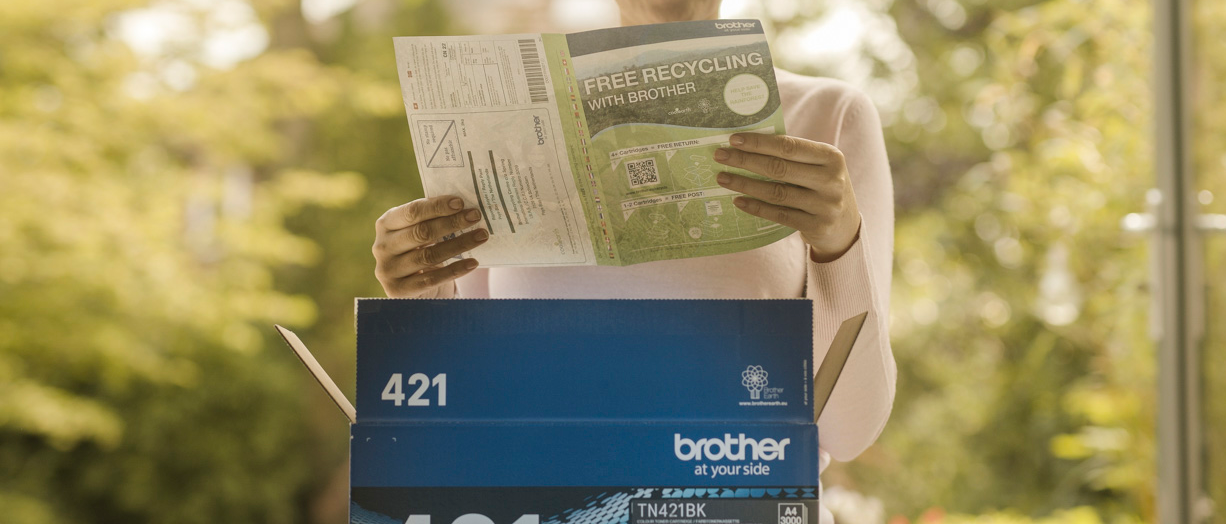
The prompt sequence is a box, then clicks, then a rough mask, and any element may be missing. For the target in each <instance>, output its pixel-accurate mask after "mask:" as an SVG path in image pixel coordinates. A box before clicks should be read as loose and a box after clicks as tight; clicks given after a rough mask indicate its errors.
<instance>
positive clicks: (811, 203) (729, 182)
mask: <svg viewBox="0 0 1226 524" xmlns="http://www.w3.org/2000/svg"><path fill="white" fill-rule="evenodd" d="M715 181H716V182H717V183H718V184H719V185H721V186H723V187H726V188H728V189H731V190H733V191H736V192H739V193H744V194H746V195H749V196H751V197H754V198H756V199H758V200H761V201H763V202H767V203H770V204H775V205H778V206H783V207H790V208H795V209H799V210H801V211H805V212H808V213H815V212H817V209H818V207H820V206H821V196H820V195H819V194H818V193H817V191H814V190H812V189H808V188H804V187H800V186H794V185H791V184H783V183H780V182H771V181H769V180H757V179H753V178H749V177H744V176H740V175H735V174H732V173H725V172H721V173H720V174H719V175H718V176H716V177H715Z"/></svg>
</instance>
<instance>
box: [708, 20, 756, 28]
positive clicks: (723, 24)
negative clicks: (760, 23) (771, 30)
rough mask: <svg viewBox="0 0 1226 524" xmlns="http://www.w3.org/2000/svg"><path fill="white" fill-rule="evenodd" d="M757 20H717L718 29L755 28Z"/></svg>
mask: <svg viewBox="0 0 1226 524" xmlns="http://www.w3.org/2000/svg"><path fill="white" fill-rule="evenodd" d="M756 25H757V22H715V28H716V29H753V28H754V26H756Z"/></svg>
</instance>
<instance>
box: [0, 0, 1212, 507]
mask: <svg viewBox="0 0 1226 524" xmlns="http://www.w3.org/2000/svg"><path fill="white" fill-rule="evenodd" d="M1155 1H1157V4H1151V3H1149V2H1145V1H1141V0H1047V1H1043V0H1000V1H988V0H770V1H766V0H726V1H725V2H724V5H723V10H722V13H721V14H722V15H724V16H726V17H753V18H760V19H762V20H763V21H764V24H765V26H766V27H767V29H768V32H769V34H770V38H771V42H772V49H773V52H774V54H775V59H776V64H777V65H778V66H780V67H783V68H785V69H789V70H792V71H795V72H799V73H804V74H810V75H822V76H832V77H837V78H841V79H844V80H846V81H848V82H851V83H853V84H855V85H856V86H858V87H859V88H861V89H863V90H864V91H865V92H867V93H868V94H869V95H871V97H872V98H873V99H874V100H875V101H876V103H877V105H878V106H879V108H880V111H881V115H882V118H883V124H884V126H885V132H886V137H887V141H888V148H889V152H890V157H891V163H892V166H893V172H894V183H895V191H896V198H897V211H898V222H897V251H896V254H895V275H896V276H895V280H894V289H893V311H892V315H891V320H892V337H893V345H894V351H895V355H896V357H897V360H898V367H899V379H898V388H899V390H898V392H899V393H898V399H897V402H896V404H895V409H894V415H893V419H892V420H891V422H890V424H889V425H888V426H887V428H886V430H885V433H884V434H883V435H882V436H881V439H880V440H879V442H878V443H877V444H876V445H875V446H873V447H872V448H871V449H870V450H868V451H867V452H866V453H865V454H864V455H862V456H861V457H860V458H859V459H857V460H856V461H855V462H853V463H849V464H838V465H835V466H834V467H832V468H831V469H830V470H829V471H827V473H826V474H825V475H824V482H825V484H826V486H827V488H826V489H827V491H826V503H827V505H828V506H830V507H831V508H832V509H833V510H834V512H835V514H836V515H837V516H838V518H839V521H840V522H846V523H852V524H856V523H879V522H889V523H890V524H901V523H911V522H915V523H926V524H932V523H971V522H974V523H1029V522H1041V523H1087V524H1088V523H1097V522H1104V523H1131V522H1155V521H1157V520H1159V517H1158V514H1159V511H1160V508H1161V507H1162V506H1163V504H1167V503H1162V504H1160V503H1159V501H1160V500H1163V499H1164V497H1167V495H1161V494H1162V493H1172V495H1170V498H1168V499H1166V500H1176V499H1178V500H1179V502H1178V504H1176V505H1178V506H1180V507H1184V508H1185V509H1187V508H1190V509H1187V512H1185V513H1183V515H1184V517H1186V518H1184V517H1180V518H1177V519H1176V520H1180V521H1184V522H1192V521H1201V522H1226V517H1223V516H1222V515H1223V512H1224V511H1226V509H1222V508H1218V509H1217V510H1216V513H1215V508H1214V501H1216V502H1217V504H1218V505H1219V506H1221V505H1224V504H1226V334H1224V333H1223V329H1222V324H1223V322H1222V320H1223V319H1224V318H1226V317H1224V315H1226V291H1224V290H1226V282H1224V281H1223V279H1224V278H1226V274H1224V273H1226V272H1223V271H1222V268H1223V267H1226V238H1216V239H1215V238H1211V237H1206V238H1205V242H1203V243H1200V242H1199V241H1192V240H1189V239H1188V238H1184V241H1181V242H1183V243H1180V242H1175V243H1173V244H1172V243H1169V242H1167V243H1163V242H1166V241H1163V242H1156V241H1155V240H1154V239H1155V238H1159V237H1155V236H1154V233H1151V232H1150V231H1157V232H1158V234H1159V235H1161V234H1162V233H1163V232H1164V231H1165V232H1166V233H1170V230H1171V228H1164V226H1163V224H1164V222H1163V221H1162V220H1156V219H1155V216H1158V217H1159V218H1161V216H1162V215H1161V214H1159V215H1153V214H1146V213H1147V210H1149V211H1155V210H1161V209H1165V208H1164V207H1163V205H1164V202H1163V195H1166V198H1167V203H1169V201H1170V200H1169V199H1170V198H1172V197H1171V196H1170V195H1171V193H1170V192H1166V193H1163V192H1159V191H1157V190H1154V189H1152V188H1155V187H1176V188H1177V189H1178V190H1179V191H1182V192H1183V193H1184V194H1186V195H1188V197H1187V198H1186V199H1184V201H1182V202H1183V204H1185V205H1184V209H1186V210H1187V213H1189V214H1188V216H1192V217H1193V218H1195V219H1196V220H1197V221H1196V222H1195V223H1193V224H1192V226H1197V227H1199V229H1201V230H1205V231H1210V230H1213V229H1215V228H1221V227H1222V224H1221V222H1220V220H1221V218H1220V215H1214V213H1217V214H1220V213H1223V212H1226V204H1223V202H1222V200H1223V199H1226V147H1224V146H1226V144H1224V142H1226V93H1223V90H1224V89H1226V88H1224V87H1223V83H1224V82H1226V48H1224V46H1226V41H1224V40H1223V39H1222V36H1221V35H1222V28H1223V27H1226V2H1221V1H1220V0H1184V1H1181V2H1179V3H1178V4H1177V5H1178V6H1179V7H1180V8H1182V9H1184V12H1183V16H1184V17H1185V18H1186V19H1187V20H1190V26H1188V27H1186V28H1184V29H1186V30H1185V31H1175V32H1173V33H1171V32H1165V33H1164V32H1163V31H1161V30H1158V31H1157V32H1156V30H1155V27H1156V26H1160V25H1161V24H1155V20H1156V19H1155V13H1156V12H1157V13H1159V14H1158V15H1157V16H1159V19H1158V21H1159V22H1160V21H1161V17H1162V16H1165V15H1163V14H1161V13H1163V12H1164V11H1163V10H1164V9H1169V8H1170V6H1171V4H1170V3H1169V2H1167V1H1166V0H1155ZM616 24H617V10H616V7H615V5H614V4H613V0H552V1H550V0H525V1H512V0H453V1H450V2H447V1H443V0H301V1H299V0H91V1H88V2H85V1H75V0H5V1H3V2H0V522H17V523H28V524H43V523H69V522H125V523H143V522H149V523H163V522H165V523H170V522H174V523H205V522H268V523H289V522H295V523H297V522H315V523H324V522H331V523H335V522H343V521H344V520H345V515H346V510H347V491H346V490H347V473H348V470H347V463H346V452H347V445H348V427H347V425H346V424H345V421H344V418H343V417H342V416H341V415H340V413H339V412H338V411H337V410H336V408H335V407H334V406H333V405H332V404H331V403H330V402H329V401H328V400H327V397H326V396H324V394H323V393H322V391H321V390H320V389H319V388H318V387H317V386H316V385H315V384H314V383H313V381H312V380H311V378H310V377H309V376H308V375H307V374H306V373H305V372H304V371H303V369H302V366H301V364H299V363H298V362H297V361H296V360H295V359H294V358H293V356H292V355H291V353H290V352H289V351H288V350H287V349H286V348H285V347H284V346H283V345H282V343H281V342H280V341H279V340H278V339H276V338H275V334H274V332H273V331H272V329H271V324H272V323H274V322H277V323H281V324H284V325H287V326H288V327H290V328H291V329H295V330H297V331H298V333H299V334H300V335H301V336H302V338H303V339H304V340H305V341H307V343H308V345H309V346H310V347H311V348H312V349H313V350H314V351H315V352H316V354H317V356H318V357H319V358H320V360H321V362H322V363H323V365H324V366H325V367H326V368H327V369H328V370H330V371H331V372H332V375H333V376H334V377H335V378H336V379H337V380H338V382H340V384H341V386H342V387H343V388H345V389H346V390H347V391H349V392H352V388H353V377H354V371H353V366H354V360H353V346H354V338H353V337H354V333H353V316H352V311H353V298H354V297H355V296H380V295H381V294H382V292H381V289H380V287H379V285H378V283H377V282H376V281H375V279H374V277H373V273H372V272H373V259H372V257H371V255H370V245H371V243H372V239H373V224H374V220H375V218H377V217H378V216H379V215H380V214H381V213H382V212H383V211H384V210H386V209H387V208H389V207H392V206H395V205H398V204H401V203H403V202H406V201H409V200H412V199H414V198H418V197H419V196H421V189H420V184H419V182H418V180H417V175H416V173H415V167H414V166H415V162H414V159H413V157H412V154H413V153H412V147H411V145H410V141H409V134H408V126H407V125H406V121H405V114H404V109H403V105H402V101H401V98H400V91H399V86H398V85H397V79H396V75H395V62H394V59H393V54H392V45H391V37H393V36H403V35H440V34H467V33H504V32H536V31H557V32H569V31H577V30H583V29H590V28H595V27H602V26H609V25H616ZM1172 34H1175V35H1179V38H1174V37H1172ZM1170 49H1174V50H1175V51H1178V52H1180V53H1182V56H1185V57H1187V60H1186V61H1185V62H1178V61H1175V62H1177V63H1175V65H1178V66H1180V69H1179V71H1177V72H1179V73H1180V74H1179V76H1178V79H1180V80H1181V81H1182V83H1179V82H1176V83H1177V84H1178V85H1176V86H1175V88H1176V89H1175V90H1174V91H1172V92H1167V91H1168V88H1170V86H1169V85H1167V84H1169V82H1167V81H1165V80H1164V79H1166V78H1168V76H1170V75H1171V73H1172V72H1171V69H1170V68H1171V67H1172V63H1168V62H1167V61H1166V60H1164V59H1161V58H1159V59H1155V56H1160V57H1161V56H1163V53H1164V52H1165V51H1164V50H1170ZM1172 81H1173V80H1172ZM1164 82H1165V83H1164ZM1164 86H1166V87H1164ZM1171 108H1174V109H1171ZM1171 111H1175V114H1176V115H1178V114H1186V115H1189V118H1187V119H1179V118H1177V117H1170V114H1171ZM1181 112H1182V113H1181ZM1164 115H1166V117H1164ZM1163 118H1167V120H1166V121H1167V122H1168V123H1169V122H1171V121H1175V122H1177V123H1180V124H1182V125H1181V126H1176V127H1177V129H1172V128H1171V126H1169V125H1166V126H1164V124H1163ZM1156 138H1157V139H1158V140H1156ZM1164 141H1168V142H1169V141H1174V142H1173V143H1174V144H1175V146H1177V147H1175V149H1176V150H1177V153H1176V156H1177V158H1176V160H1175V161H1171V160H1170V155H1171V153H1170V151H1171V147H1170V146H1171V144H1169V143H1166V145H1163V144H1164V143H1165V142H1164ZM1171 166H1174V167H1173V169H1175V171H1178V173H1177V174H1179V175H1180V176H1179V178H1177V179H1176V178H1172V177H1174V176H1175V174H1173V173H1172V172H1171V170H1170V169H1167V168H1168V167H1171ZM1171 180H1177V181H1182V182H1178V184H1182V185H1178V184H1176V185H1175V186H1171V185H1170V184H1172V183H1175V182H1171ZM1163 184H1167V185H1166V186H1163ZM1130 213H1132V215H1129V214H1130ZM1215 221H1216V222H1215ZM1192 226H1188V227H1192ZM1192 229H1196V227H1192ZM1198 234H1199V233H1198ZM1194 236H1195V235H1194ZM1172 246H1173V247H1172ZM1172 253H1174V254H1172ZM1171 257H1175V258H1171ZM1171 260H1175V261H1176V262H1178V264H1182V265H1181V266H1180V268H1181V269H1178V270H1176V271H1171V270H1170V267H1171ZM1179 261H1183V262H1179ZM1185 262H1186V263H1185ZM1178 264H1177V265H1178ZM1172 279H1174V280H1172ZM1173 281H1174V282H1176V283H1177V284H1179V285H1180V286H1182V288H1181V289H1184V290H1185V291H1186V290H1188V289H1191V291H1190V292H1186V293H1184V295H1188V293H1191V294H1190V295H1188V296H1184V295H1178V296H1180V297H1183V298H1181V299H1179V300H1176V301H1175V302H1174V303H1173V302H1172V301H1171V300H1168V299H1166V298H1164V297H1167V296H1168V295H1170V293H1172V291H1170V290H1169V289H1165V290H1164V289H1160V286H1162V285H1169V284H1170V283H1171V282H1173ZM1164 283H1165V284H1164ZM1185 299H1186V300H1185ZM1198 307H1199V308H1200V309H1199V310H1198V309H1197V308H1198ZM1206 319H1207V321H1206ZM1171 326H1183V328H1186V329H1183V328H1181V329H1180V330H1179V331H1178V332H1175V331H1172V328H1171ZM1189 326H1190V327H1189ZM1200 327H1203V328H1206V329H1204V330H1198V328H1200ZM1176 335H1178V336H1176ZM1172 340H1173V341H1174V342H1172ZM1168 347H1171V348H1175V349H1176V350H1178V351H1180V352H1177V353H1174V355H1176V356H1174V357H1164V355H1165V353H1164V351H1166V350H1167V349H1166V348H1168ZM1180 359H1182V360H1180ZM1171 366H1174V368H1172V367H1171ZM1172 369H1174V371H1172ZM1164 373H1166V375H1164ZM1164 376H1168V377H1174V378H1173V379H1169V380H1168V379H1163V378H1162V377H1164ZM1171 398H1173V399H1175V400H1170V401H1167V400H1163V399H1171ZM1172 406H1173V407H1172ZM1171 409H1175V411H1170V410H1171ZM1172 420H1173V421H1175V422H1176V423H1175V424H1172V423H1168V422H1169V421H1172ZM1164 435H1165V436H1164ZM1163 442H1166V443H1167V444H1162V443H1163ZM1164 446H1166V447H1164ZM1172 446H1173V447H1172ZM1160 450H1168V451H1160ZM1171 468H1174V469H1175V470H1176V472H1175V473H1170V471H1171ZM1180 468H1183V469H1180ZM1189 468H1190V470H1191V471H1190V472H1189V471H1187V470H1188V469H1189ZM1160 471H1162V472H1164V473H1162V474H1163V475H1164V476H1163V477H1162V478H1163V480H1162V481H1159V478H1160V477H1159V472H1160ZM1180 472H1182V473H1180ZM1172 479H1174V480H1172ZM1170 482H1174V483H1173V484H1171V483H1170ZM1170 504H1175V503H1170ZM1164 514H1168V513H1164ZM1167 521H1169V522H1174V521H1175V520H1171V519H1169V518H1168V519H1167Z"/></svg>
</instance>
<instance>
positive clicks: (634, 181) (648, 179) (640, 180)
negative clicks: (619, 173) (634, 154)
mask: <svg viewBox="0 0 1226 524" xmlns="http://www.w3.org/2000/svg"><path fill="white" fill-rule="evenodd" d="M626 176H627V177H629V180H630V187H642V186H650V185H654V184H659V183H660V172H659V171H658V170H656V159H654V158H644V159H642V160H632V161H630V162H626Z"/></svg>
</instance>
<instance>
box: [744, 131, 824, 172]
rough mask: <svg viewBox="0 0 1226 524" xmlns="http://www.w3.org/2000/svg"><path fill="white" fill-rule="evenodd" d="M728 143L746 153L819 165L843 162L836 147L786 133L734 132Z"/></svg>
mask: <svg viewBox="0 0 1226 524" xmlns="http://www.w3.org/2000/svg"><path fill="white" fill-rule="evenodd" d="M728 145H730V146H732V147H733V148H736V149H739V150H741V151H745V152H748V153H758V154H762V155H767V156H777V157H780V158H783V159H786V160H793V161H796V162H803V163H806V164H816V165H819V166H820V165H828V164H836V163H842V162H843V152H842V151H839V148H837V147H834V146H832V145H830V144H827V143H824V142H814V141H812V140H806V139H804V138H799V137H794V136H788V135H767V134H763V133H736V134H733V135H731V136H729V137H728Z"/></svg>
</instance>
